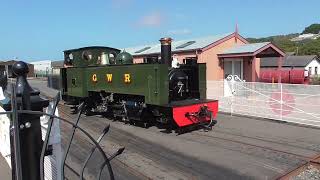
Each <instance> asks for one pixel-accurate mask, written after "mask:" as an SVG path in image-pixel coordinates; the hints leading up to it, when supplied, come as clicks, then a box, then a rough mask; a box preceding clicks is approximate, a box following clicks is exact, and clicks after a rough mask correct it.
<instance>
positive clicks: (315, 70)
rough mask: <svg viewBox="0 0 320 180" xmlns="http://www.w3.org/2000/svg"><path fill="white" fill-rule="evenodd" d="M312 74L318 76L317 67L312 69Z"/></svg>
mask: <svg viewBox="0 0 320 180" xmlns="http://www.w3.org/2000/svg"><path fill="white" fill-rule="evenodd" d="M314 74H315V75H318V67H314Z"/></svg>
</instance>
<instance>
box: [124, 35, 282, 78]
mask: <svg viewBox="0 0 320 180" xmlns="http://www.w3.org/2000/svg"><path fill="white" fill-rule="evenodd" d="M125 50H126V51H127V52H129V53H131V54H132V55H133V57H134V62H135V63H142V62H143V59H144V57H146V56H156V57H160V51H161V49H160V43H158V42H155V43H154V44H151V45H143V46H137V47H129V48H125ZM172 54H176V55H177V58H178V60H179V62H180V63H183V60H184V59H186V58H194V59H197V61H198V62H199V63H206V64H207V80H208V81H213V80H222V79H224V78H225V77H226V76H227V75H229V74H233V75H238V76H239V77H240V78H241V79H244V80H246V81H258V78H259V71H260V58H261V57H276V58H277V61H278V62H279V63H278V66H279V67H280V66H281V62H282V57H283V56H284V52H283V51H282V50H280V49H279V48H278V47H276V46H275V45H274V44H272V43H270V42H265V43H252V44H250V43H249V42H248V41H247V40H246V39H245V38H243V37H242V36H241V35H240V34H238V32H237V31H236V32H233V33H227V34H222V35H214V36H207V37H201V38H193V39H188V40H177V41H175V40H174V41H173V42H172Z"/></svg>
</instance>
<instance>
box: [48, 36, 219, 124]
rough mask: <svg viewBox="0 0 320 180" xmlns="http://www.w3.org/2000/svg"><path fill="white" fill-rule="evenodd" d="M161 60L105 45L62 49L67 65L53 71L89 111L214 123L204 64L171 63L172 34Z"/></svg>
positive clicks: (65, 92)
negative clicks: (137, 59) (139, 57)
mask: <svg viewBox="0 0 320 180" xmlns="http://www.w3.org/2000/svg"><path fill="white" fill-rule="evenodd" d="M160 42H161V59H152V60H150V59H149V60H148V58H147V59H146V61H145V62H144V63H140V64H134V63H133V57H132V56H131V55H130V54H129V53H127V52H125V51H123V52H121V51H120V50H118V49H115V48H110V47H102V46H91V47H83V48H78V49H71V50H66V51H64V57H65V58H64V67H63V68H60V69H54V70H53V72H54V73H53V76H52V79H58V81H56V82H58V86H57V87H56V89H58V90H60V91H61V92H62V97H63V100H64V101H66V102H68V103H70V104H76V105H77V104H79V103H80V102H83V101H85V102H86V106H85V107H86V109H85V112H86V113H87V114H90V113H103V114H105V115H109V116H110V115H111V116H112V117H114V118H117V119H120V120H122V121H124V122H126V123H133V124H136V123H142V124H143V125H144V126H145V127H148V126H150V125H152V124H155V123H156V124H161V125H165V127H166V128H167V129H170V130H171V129H181V128H186V127H190V126H202V127H204V128H206V129H211V127H212V126H213V125H214V124H216V122H217V121H216V120H215V118H216V116H217V112H218V101H217V100H209V99H206V64H201V63H197V62H196V61H192V60H189V61H188V60H187V61H186V62H185V63H184V64H180V65H179V66H178V67H172V66H171V64H172V58H171V42H172V39H171V38H162V39H160Z"/></svg>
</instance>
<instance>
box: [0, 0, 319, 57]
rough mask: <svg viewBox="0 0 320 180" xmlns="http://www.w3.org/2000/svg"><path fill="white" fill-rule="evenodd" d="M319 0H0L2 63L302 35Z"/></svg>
mask: <svg viewBox="0 0 320 180" xmlns="http://www.w3.org/2000/svg"><path fill="white" fill-rule="evenodd" d="M319 7H320V0H219V1H218V0H198V1H191V0H190V1H188V0H184V1H182V0H180V1H178V0H176V1H174V0H158V1H152V0H91V1H88V0H27V1H22V0H0V23H1V26H0V60H8V59H18V60H23V61H28V62H31V61H38V60H62V59H63V51H64V50H66V49H72V48H79V47H83V46H93V45H101V46H109V47H115V48H125V47H132V46H137V45H144V44H149V43H156V42H158V40H159V39H160V38H161V37H164V36H170V37H172V38H173V39H176V40H181V39H187V38H188V39H189V38H194V37H202V36H208V35H218V34H225V33H229V32H233V31H235V26H236V24H237V25H238V29H239V33H240V34H241V35H242V36H243V37H265V36H270V35H278V34H288V33H297V32H298V33H300V32H302V31H303V29H304V28H305V27H306V26H308V25H310V24H312V23H320V13H319Z"/></svg>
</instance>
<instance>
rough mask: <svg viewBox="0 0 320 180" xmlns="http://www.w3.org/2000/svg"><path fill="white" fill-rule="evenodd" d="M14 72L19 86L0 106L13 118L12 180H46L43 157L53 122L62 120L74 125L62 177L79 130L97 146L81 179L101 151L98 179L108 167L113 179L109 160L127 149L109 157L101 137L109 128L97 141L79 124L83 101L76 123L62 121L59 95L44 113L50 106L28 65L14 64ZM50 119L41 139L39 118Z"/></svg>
mask: <svg viewBox="0 0 320 180" xmlns="http://www.w3.org/2000/svg"><path fill="white" fill-rule="evenodd" d="M13 70H14V72H15V74H16V75H17V81H16V85H15V86H14V85H12V87H11V97H10V101H8V98H9V97H8V95H7V101H1V105H2V107H3V108H4V109H6V110H7V111H6V112H0V115H8V116H10V120H11V122H10V123H11V125H10V135H11V137H10V141H11V143H10V144H11V149H12V150H11V167H12V179H14V180H40V179H41V180H44V158H45V156H46V155H48V154H49V153H50V151H49V149H48V142H49V136H50V133H51V128H52V125H53V121H54V120H61V121H63V122H65V123H67V124H70V125H71V126H72V131H71V134H70V138H69V140H68V142H67V148H66V151H65V153H64V155H63V161H62V163H61V169H62V172H61V174H60V175H59V176H60V177H61V179H65V173H64V167H65V164H66V158H67V156H68V154H69V150H70V146H71V143H72V141H73V139H74V134H75V131H76V130H78V131H80V132H81V133H83V134H84V135H85V136H86V137H88V138H89V139H90V141H91V142H92V143H93V144H94V147H93V148H92V149H91V150H90V151H89V153H88V156H87V158H86V160H85V162H84V163H83V165H82V168H81V171H80V173H79V174H80V176H79V179H81V180H82V179H84V170H85V169H86V167H87V165H88V161H89V160H90V158H91V157H92V155H93V153H94V152H95V151H96V150H98V152H99V153H100V154H101V155H102V157H103V160H104V161H103V163H102V165H101V166H100V169H99V172H98V178H97V179H101V174H102V171H103V170H104V169H105V167H107V170H108V172H109V179H111V180H113V179H114V174H113V170H112V166H111V164H110V161H111V160H112V159H113V158H115V157H116V156H118V155H120V154H121V153H122V152H123V151H124V147H123V148H120V149H118V150H117V151H116V152H114V153H113V154H111V155H109V156H108V155H107V154H106V153H105V152H104V150H103V149H102V147H101V146H100V144H99V143H100V142H101V140H102V138H103V137H104V136H105V135H106V134H107V133H108V131H109V128H110V125H107V126H106V127H105V128H104V130H103V132H102V133H101V135H100V136H99V137H98V139H94V138H93V137H92V136H91V135H90V133H88V132H87V131H86V130H85V129H83V128H81V127H80V126H79V125H78V124H79V121H80V118H81V115H82V112H83V109H84V107H85V105H86V104H85V102H83V103H82V104H81V105H80V106H79V108H78V113H77V119H76V122H72V121H70V120H67V119H65V118H61V117H58V116H56V115H55V110H56V109H57V106H58V103H59V100H60V94H59V93H58V94H57V95H56V97H55V98H54V100H53V102H54V106H53V109H52V112H51V113H44V112H42V108H43V107H46V106H48V101H47V100H45V99H42V98H40V96H39V94H40V93H39V92H37V91H34V90H33V89H32V88H31V87H30V85H29V84H28V82H27V80H26V74H27V72H28V69H27V65H26V64H25V63H24V62H18V63H17V64H15V65H14V67H13ZM43 115H45V116H48V117H49V121H48V127H47V132H46V136H45V140H44V141H42V139H41V137H42V136H41V126H40V116H43Z"/></svg>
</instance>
